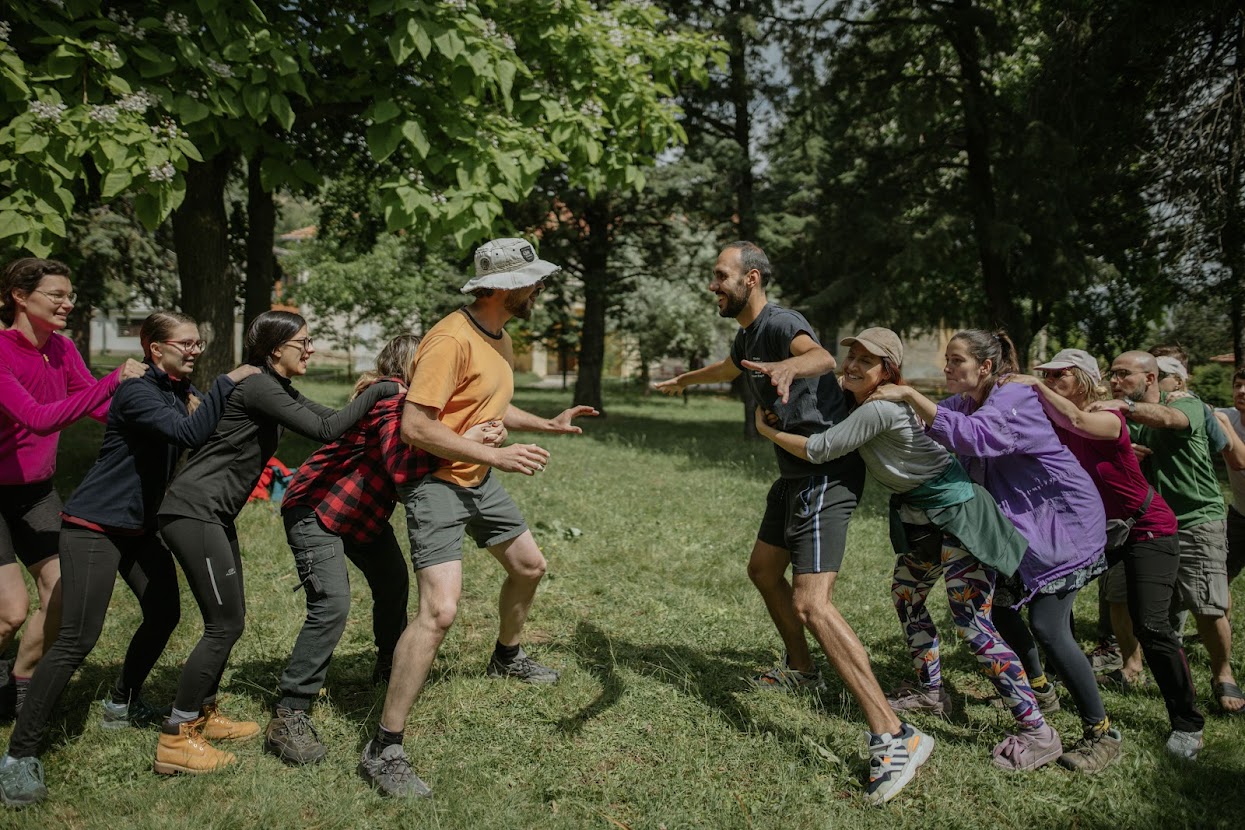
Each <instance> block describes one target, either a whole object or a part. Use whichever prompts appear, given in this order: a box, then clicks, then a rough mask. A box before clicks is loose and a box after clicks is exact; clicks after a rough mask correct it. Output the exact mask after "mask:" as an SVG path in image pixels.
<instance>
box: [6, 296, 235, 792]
mask: <svg viewBox="0 0 1245 830" xmlns="http://www.w3.org/2000/svg"><path fill="white" fill-rule="evenodd" d="M139 337H140V339H141V342H142V346H143V355H144V361H145V362H146V363H147V372H146V374H144V375H143V376H142V377H141V378H138V379H136V380H135V381H133V382H131V383H127V384H124V385H122V386H121V387H118V390H117V394H116V395H115V396H114V397H113V400H112V406H111V407H110V408H109V410H108V427H107V429H106V431H105V433H104V441H103V444H102V445H101V447H100V451H99V457H98V458H97V460H96V461H95V465H94V466H93V467H92V468H91V470H90V471H89V472H88V473H87V475H86V478H85V479H83V481H82V484H81V485H79V487H78V489H77V490H76V491H75V492H74V494H73V496H72V497H71V498H70V499H69V502H68V503H67V504H66V505H65V510H64V513H63V515H62V524H61V533H60V564H61V592H62V608H63V610H62V615H61V626H60V634H59V635H58V637H57V639H56V643H55V644H54V645H53V646H52V648H51V650H49V651H48V653H47V654H46V655H45V656H44V658H43V660H42V662H40V663H39V666H38V668H37V669H36V670H35V674H34V677H33V678H31V682H30V691H29V693H28V695H27V698H26V704H25V706H23V707H22V709H21V712H20V713H19V715H18V718H17V723H16V725H15V726H14V728H13V734H12V737H11V738H10V742H9V751H8V753H7V754H6V755H5V756H4V758H3V759H0V798H2V799H3V801H4V802H5V803H6V804H9V805H14V806H16V805H21V804H30V803H33V802H36V801H40V800H42V799H43V798H44V797H45V796H46V795H47V789H46V788H45V787H44V785H43V767H42V765H41V763H40V761H39V759H38V751H39V747H40V744H41V743H42V742H43V740H44V738H46V736H47V733H48V728H49V725H50V722H51V715H52V710H53V708H54V707H55V705H56V702H57V700H58V699H59V698H60V696H61V693H62V692H63V691H64V689H65V686H66V684H68V683H69V679H70V678H71V677H72V676H73V673H74V672H75V671H76V670H77V669H78V667H79V666H81V665H82V663H83V661H84V660H85V659H86V656H87V655H88V654H89V653H90V652H91V649H92V648H94V646H95V641H96V640H97V639H98V638H99V635H100V632H101V631H102V630H103V627H104V617H105V616H106V615H107V613H108V604H109V602H110V601H111V599H112V589H113V585H114V583H115V581H116V575H117V574H118V573H120V574H121V577H122V579H124V580H125V582H126V584H127V585H129V586H130V590H132V591H133V592H134V596H136V597H137V598H138V602H139V606H140V607H141V608H142V612H143V621H142V623H141V624H140V625H139V627H138V630H137V631H135V632H134V637H133V638H132V639H131V640H130V646H129V649H128V651H127V652H126V655H125V662H124V663H122V665H121V674H120V676H119V677H118V678H117V681H116V683H115V684H114V686H113V688H112V693H111V699H109V700H105V701H104V726H105V727H108V728H119V727H124V726H127V725H129V724H130V723H131V722H133V723H136V724H139V723H155V722H157V721H158V716H157V713H156V712H155V711H154V710H153V709H152V708H151V707H150V706H149V705H147V704H146V703H145V702H144V701H143V700H142V699H141V698H140V697H139V692H140V690H141V689H142V685H143V682H144V681H145V680H146V679H147V675H148V674H149V673H150V671H151V669H152V667H153V666H154V665H155V663H156V660H158V659H159V657H160V654H161V653H162V652H163V651H164V647H165V645H166V644H167V643H168V640H169V636H170V635H171V634H172V633H173V629H175V628H176V627H177V623H178V620H179V618H180V613H181V611H180V601H179V598H178V587H177V572H176V568H175V566H174V564H173V557H172V555H171V554H170V553H169V551H168V549H167V548H166V547H165V546H164V543H163V542H162V541H161V540H160V537H159V536H158V535H157V534H156V510H157V508H159V506H160V500H161V499H162V498H163V496H164V491H165V488H166V487H167V486H168V483H169V479H170V478H171V477H172V475H173V468H174V466H175V465H176V464H177V459H178V457H179V456H180V454H181V452H182V450H185V449H197V448H198V447H201V446H202V445H203V444H204V443H206V442H207V440H208V438H209V437H210V436H211V435H212V431H213V430H214V429H215V428H216V423H217V421H219V420H220V417H221V413H223V412H224V410H225V400H226V399H227V398H228V397H229V393H230V392H232V391H233V388H234V385H235V384H236V383H238V382H239V381H241V380H242V379H243V378H247V377H250V376H251V375H253V374H256V373H257V372H258V371H259V370H258V369H256V368H255V367H254V366H247V365H243V366H239V367H238V368H237V369H234V370H233V371H232V372H230V373H229V374H227V375H221V376H220V377H218V378H217V379H216V381H215V383H213V384H212V389H211V391H210V392H209V393H208V394H207V395H203V394H202V393H200V392H199V391H198V390H197V389H195V388H194V387H193V386H191V385H190V381H189V379H188V378H189V375H190V373H191V372H192V371H193V370H194V364H195V360H196V359H197V357H198V355H199V354H200V353H202V351H203V346H204V343H203V341H202V340H200V339H199V329H198V327H197V326H196V325H195V321H194V320H193V319H192V318H190V317H188V316H186V315H184V314H180V313H178V312H173V311H156V312H153V313H152V314H151V315H150V316H148V317H147V319H146V320H144V321H143V325H142V328H141V329H140V332H139Z"/></svg>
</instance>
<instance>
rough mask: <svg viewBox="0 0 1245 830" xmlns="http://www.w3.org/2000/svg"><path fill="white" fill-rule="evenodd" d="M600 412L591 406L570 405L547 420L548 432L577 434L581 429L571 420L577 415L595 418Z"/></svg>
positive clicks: (577, 416)
mask: <svg viewBox="0 0 1245 830" xmlns="http://www.w3.org/2000/svg"><path fill="white" fill-rule="evenodd" d="M600 414H601V413H600V412H598V411H597V410H596V409H594V408H592V407H591V406H572V407H571V408H570V409H564V410H562V414H560V415H558V417H556V418H554V419H552V420H550V421H549V426H550V429H549V432H558V433H564V434H571V435H578V434H579V433H581V432H583V430H582V429H580V428H579V427H577V426H575V425H574V424H572V423H571V421H573V420H575V419H576V418H579V417H589V418H595V417H596V416H598V415H600Z"/></svg>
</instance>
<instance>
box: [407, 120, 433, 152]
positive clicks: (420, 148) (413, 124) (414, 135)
mask: <svg viewBox="0 0 1245 830" xmlns="http://www.w3.org/2000/svg"><path fill="white" fill-rule="evenodd" d="M402 137H403V138H405V139H406V140H407V141H409V142H410V143H411V146H412V147H414V148H415V152H417V153H419V157H420V158H421V159H423V158H428V151H429V150H430V149H431V148H432V145H431V144H429V143H428V138H427V137H426V136H425V135H424V128H423V127H421V126H420V125H419V122H418V121H407V122H406V123H405V124H403V125H402Z"/></svg>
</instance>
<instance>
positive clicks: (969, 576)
mask: <svg viewBox="0 0 1245 830" xmlns="http://www.w3.org/2000/svg"><path fill="white" fill-rule="evenodd" d="M842 345H844V346H850V351H849V352H848V355H847V360H846V361H844V363H843V389H844V391H846V392H847V393H848V394H849V396H850V398H851V399H853V400H854V402H855V406H854V407H853V409H852V411H851V414H850V415H848V417H847V418H846V419H845V420H843V421H841V422H840V423H837V424H835V425H834V426H833V427H831V428H830V429H828V430H826V431H824V432H820V433H818V434H816V435H813V436H811V437H809V438H804V437H802V436H799V435H792V434H789V433H785V432H777V431H775V430H774V429H772V428H771V427H770V426H769V425H768V424H767V423H766V422H765V418H764V417H762V416H761V415H760V414H759V413H758V418H757V429H758V430H759V431H760V432H761V434H763V435H765V437H767V438H769V439H770V440H771V441H773V442H774V443H776V444H778V446H780V447H782V448H783V449H785V450H786V451H787V452H789V453H792V454H793V455H795V456H797V457H800V458H808V459H809V460H810V461H812V462H814V463H821V462H824V461H827V460H830V459H833V458H838V457H840V456H842V455H846V454H847V453H849V452H853V451H858V452H859V453H860V457H861V458H862V459H863V460H864V462H865V468H866V469H868V471H869V474H870V475H871V476H873V478H874V479H876V480H877V482H878V483H879V484H881V485H882V486H883V487H885V488H886V489H887V490H888V491H890V492H891V493H893V494H896V496H895V497H894V498H893V499H892V510H893V511H895V514H896V515H895V519H896V522H895V524H896V526H897V527H896V532H897V535H898V536H899V538H898V539H896V538H895V534H893V535H892V539H893V540H894V541H895V545H896V551H895V552H896V558H895V571H894V577H893V579H892V583H891V599H892V601H893V602H894V605H895V610H896V611H897V612H898V613H899V621H900V623H901V624H902V625H903V629H904V635H905V637H906V638H907V641H908V649H909V652H910V654H911V655H912V662H913V665H914V667H915V668H916V672H917V681H918V682H916V683H911V682H904V683H902V684H901V685H900V686H899V688H898V689H897V690H895V691H893V692H891V693H890V694H888V695H887V701H888V702H889V703H890V705H891V708H893V709H894V710H895V711H896V712H898V713H901V714H907V713H909V712H912V711H927V712H933V713H936V714H940V715H943V716H946V715H949V714H950V713H951V696H950V694H948V693H947V691H946V689H944V688H943V685H942V671H941V667H940V661H939V653H938V652H939V648H938V632H937V630H936V629H935V627H934V621H933V619H932V618H931V617H930V614H929V611H928V610H927V608H926V600H927V599H928V598H929V593H930V591H931V590H933V588H934V586H935V585H937V584H938V580H939V578H941V579H942V580H943V582H944V583H945V585H946V590H947V602H948V604H949V605H950V606H951V618H952V619H953V620H954V621H955V625H956V627H957V628H958V629H959V630H960V633H961V634H962V635H963V636H964V639H965V641H966V642H967V643H968V644H969V650H970V651H972V652H973V654H974V656H975V657H976V658H977V661H978V663H979V664H980V666H981V668H982V671H983V672H984V673H985V675H986V676H987V677H988V678H989V679H990V681H991V682H992V683H993V684H994V686H995V688H996V689H997V691H998V692H999V695H1000V696H1001V697H1002V698H1003V700H1004V702H1005V704H1006V705H1007V707H1008V709H1009V710H1010V711H1011V713H1012V716H1013V717H1014V718H1015V720H1016V727H1017V731H1016V733H1015V734H1013V735H1009V736H1007V737H1006V738H1005V739H1004V740H1003V741H1002V742H1001V743H1000V744H999V745H998V746H996V747H995V749H994V762H995V764H997V765H998V766H1000V767H1003V768H1004V769H1011V770H1021V769H1031V768H1032V767H1034V766H1039V765H1040V764H1038V763H1036V762H1031V761H1030V758H1029V757H1028V754H1027V753H1021V752H1019V749H1020V748H1025V747H1033V746H1035V745H1036V746H1040V747H1041V748H1043V750H1044V752H1043V754H1042V756H1041V758H1039V760H1041V761H1042V762H1043V763H1045V762H1048V761H1051V760H1054V759H1055V758H1056V757H1058V755H1059V752H1060V743H1059V736H1058V734H1057V733H1056V732H1055V730H1054V729H1052V728H1051V727H1050V726H1049V725H1048V724H1047V723H1046V721H1045V718H1043V716H1042V712H1041V710H1040V709H1039V708H1038V705H1037V700H1036V699H1035V697H1034V694H1033V689H1032V688H1031V687H1030V685H1029V681H1028V679H1027V677H1026V675H1025V672H1024V667H1023V666H1022V665H1021V662H1020V658H1019V657H1017V656H1016V653H1015V652H1014V651H1013V650H1012V648H1011V647H1010V646H1009V645H1007V643H1006V641H1004V639H1003V638H1002V637H1001V636H1000V635H999V632H998V630H997V629H996V628H995V627H994V622H993V621H992V619H991V616H990V609H991V607H992V604H993V597H994V581H995V571H994V568H996V567H997V568H1002V569H1004V570H1007V569H1009V568H1010V569H1011V570H1015V568H1016V566H1017V564H1018V563H1019V560H1020V557H1021V555H1022V554H1023V551H1024V549H1025V547H1026V543H1025V541H1024V539H1023V538H1022V537H1021V536H1020V535H1019V534H1018V533H1016V531H1015V529H1014V528H1013V527H1012V526H1011V524H1010V523H1009V522H1008V521H1007V519H1006V518H1004V517H1003V515H1002V514H1001V513H1000V512H999V509H998V506H997V505H996V504H995V502H994V499H993V498H992V497H991V496H990V494H989V493H988V492H986V491H985V489H984V488H982V487H980V486H978V485H974V484H972V483H971V482H970V481H969V479H968V474H967V473H966V472H964V469H963V468H962V467H961V466H960V464H959V462H958V461H956V460H955V458H953V457H952V456H951V455H950V454H949V453H948V452H947V451H946V449H944V448H943V447H941V446H939V445H938V444H937V443H936V442H935V441H934V440H933V439H932V438H930V437H929V436H928V435H926V434H925V426H924V424H923V423H922V421H921V420H920V418H918V417H917V415H916V413H915V412H913V411H912V408H911V407H910V406H908V405H907V404H903V403H893V402H890V401H880V400H874V401H871V400H869V398H870V396H871V395H873V393H874V392H875V391H876V390H877V389H878V387H880V386H882V385H885V384H895V383H899V384H902V383H903V378H902V377H901V372H900V367H901V366H902V363H903V342H902V341H901V340H900V339H899V336H898V335H896V334H895V333H894V332H893V331H891V330H890V329H884V328H871V329H866V330H865V331H862V332H861V333H860V334H858V335H856V336H855V337H848V338H845V339H844V340H843V341H842ZM899 522H902V532H899V531H898V524H899ZM983 560H985V561H984V562H983ZM987 562H988V563H990V564H986V563H987ZM1022 756H1023V757H1022Z"/></svg>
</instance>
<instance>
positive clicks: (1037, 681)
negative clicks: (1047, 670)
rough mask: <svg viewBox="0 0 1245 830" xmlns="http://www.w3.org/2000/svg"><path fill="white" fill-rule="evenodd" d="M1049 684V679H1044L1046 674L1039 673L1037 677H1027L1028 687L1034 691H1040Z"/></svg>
mask: <svg viewBox="0 0 1245 830" xmlns="http://www.w3.org/2000/svg"><path fill="white" fill-rule="evenodd" d="M1049 685H1050V681H1049V680H1047V679H1046V675H1044V674H1039V675H1038V676H1037V677H1030V678H1029V688H1030V689H1032V690H1033V691H1035V692H1042V691H1045V690H1046V687H1047V686H1049Z"/></svg>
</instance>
